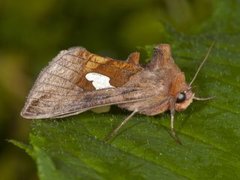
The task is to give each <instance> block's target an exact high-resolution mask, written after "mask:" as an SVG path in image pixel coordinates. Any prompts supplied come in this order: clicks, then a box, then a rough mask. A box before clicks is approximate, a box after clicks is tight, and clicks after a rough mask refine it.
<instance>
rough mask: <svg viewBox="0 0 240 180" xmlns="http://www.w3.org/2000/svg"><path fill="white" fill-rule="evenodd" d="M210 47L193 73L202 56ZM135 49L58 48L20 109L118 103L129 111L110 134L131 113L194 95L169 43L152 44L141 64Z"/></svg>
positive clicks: (181, 106)
mask: <svg viewBox="0 0 240 180" xmlns="http://www.w3.org/2000/svg"><path fill="white" fill-rule="evenodd" d="M209 52H210V49H209V51H208V53H207V55H206V57H205V59H204V61H203V62H202V64H201V65H200V67H199V69H198V71H197V73H196V74H195V76H194V78H193V80H192V82H193V81H194V79H195V78H196V76H197V74H198V72H199V70H200V68H201V67H202V65H203V63H204V62H205V60H206V59H207V56H208V54H209ZM139 56H140V54H139V53H138V52H134V53H132V54H130V55H129V57H128V59H127V60H126V61H120V60H115V59H112V58H108V57H101V56H98V55H96V54H93V53H90V52H89V51H87V50H86V49H85V48H81V47H76V48H70V49H68V50H63V51H61V52H60V53H59V54H58V55H57V56H56V57H55V58H54V59H53V60H52V61H51V62H50V64H49V65H48V66H47V67H46V68H44V69H43V70H42V72H41V73H40V75H39V77H38V78H37V80H36V82H35V84H34V86H33V88H32V90H31V91H30V94H29V96H28V98H27V101H26V103H25V106H24V108H23V110H22V112H21V115H22V117H24V118H27V119H45V118H62V117H67V116H72V115H76V114H79V113H82V112H84V111H87V110H90V109H93V108H97V107H101V106H106V105H118V106H119V107H120V108H124V109H127V110H129V111H132V113H131V114H130V115H129V116H128V117H127V118H126V119H125V120H124V121H123V122H122V123H121V124H120V125H119V126H118V127H117V128H116V129H115V130H114V131H113V132H112V133H111V134H110V137H113V136H114V135H115V134H116V133H117V131H118V130H119V129H120V127H122V126H123V125H124V124H125V123H126V122H127V121H128V120H129V119H130V118H131V117H132V116H133V115H134V114H135V113H140V114H144V115H147V116H155V115H158V114H160V113H163V112H165V111H168V110H169V111H170V114H171V130H172V134H173V135H174V136H175V133H174V112H175V111H183V110H185V109H186V108H187V107H188V106H189V105H190V104H191V103H192V101H193V99H197V100H204V98H197V97H195V96H194V93H193V92H192V90H191V84H192V82H191V83H190V84H188V83H187V82H186V80H185V75H184V73H183V72H182V71H181V70H180V69H179V67H178V66H177V65H176V64H175V63H174V60H173V58H172V55H171V48H170V45H169V44H160V45H158V46H156V47H155V48H154V52H153V57H152V59H151V61H150V62H149V63H148V64H147V65H146V66H145V67H142V66H141V65H140V64H139Z"/></svg>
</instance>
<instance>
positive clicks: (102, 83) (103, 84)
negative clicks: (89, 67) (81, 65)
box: [85, 72, 114, 89]
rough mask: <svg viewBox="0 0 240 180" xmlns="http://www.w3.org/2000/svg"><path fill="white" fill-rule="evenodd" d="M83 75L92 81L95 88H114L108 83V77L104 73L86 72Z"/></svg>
mask: <svg viewBox="0 0 240 180" xmlns="http://www.w3.org/2000/svg"><path fill="white" fill-rule="evenodd" d="M85 77H86V79H87V80H88V81H91V82H92V85H93V86H94V87H95V88H96V89H105V88H114V86H112V85H111V84H110V83H109V81H110V78H109V77H107V76H105V75H102V74H99V73H94V72H91V73H88V74H86V76H85Z"/></svg>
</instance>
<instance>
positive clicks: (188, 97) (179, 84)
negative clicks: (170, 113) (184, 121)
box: [170, 72, 194, 111]
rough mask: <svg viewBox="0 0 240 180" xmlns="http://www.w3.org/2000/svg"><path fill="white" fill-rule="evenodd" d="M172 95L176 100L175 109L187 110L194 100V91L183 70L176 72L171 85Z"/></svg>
mask: <svg viewBox="0 0 240 180" xmlns="http://www.w3.org/2000/svg"><path fill="white" fill-rule="evenodd" d="M170 95H171V97H173V100H174V101H175V102H174V103H175V110H176V111H183V110H185V109H186V108H187V107H188V106H189V105H190V104H191V103H192V101H193V97H194V93H193V92H192V90H191V87H190V86H189V85H188V84H187V82H186V80H185V76H184V73H183V72H179V73H177V74H176V76H175V78H174V79H173V81H172V83H171V86H170Z"/></svg>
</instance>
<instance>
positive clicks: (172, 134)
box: [170, 109, 182, 144]
mask: <svg viewBox="0 0 240 180" xmlns="http://www.w3.org/2000/svg"><path fill="white" fill-rule="evenodd" d="M170 114H171V136H172V137H173V138H174V139H175V141H176V142H177V143H179V144H182V143H181V141H180V139H179V138H178V137H177V135H176V132H175V129H174V114H175V109H171V110H170Z"/></svg>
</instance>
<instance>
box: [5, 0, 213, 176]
mask: <svg viewBox="0 0 240 180" xmlns="http://www.w3.org/2000/svg"><path fill="white" fill-rule="evenodd" d="M212 3H213V2H212V1H211V0H201V1H199V0H105V1H97V0H68V1H66V0H65V1H64V0H41V1H30V0H22V1H17V0H1V1H0V179H37V175H36V166H35V163H34V161H33V160H32V159H31V158H30V157H29V156H28V155H27V154H26V153H25V152H24V151H23V150H21V149H19V148H17V147H15V146H14V145H12V144H10V143H9V142H7V140H8V139H16V140H19V141H22V142H25V143H27V142H28V134H29V130H30V123H31V122H30V121H29V120H24V119H22V118H21V117H20V115H19V112H20V111H21V108H22V107H23V104H24V101H25V97H26V96H27V94H28V92H29V90H30V88H31V86H32V84H33V82H34V80H35V79H36V77H37V75H38V73H39V72H40V70H41V69H42V68H43V67H44V66H46V65H47V63H48V62H49V61H50V60H51V59H52V58H53V57H54V56H55V55H56V54H57V53H58V52H59V51H60V50H62V49H66V48H69V47H72V46H84V47H85V48H87V49H88V50H90V51H91V52H95V53H98V54H101V55H107V56H111V57H113V58H118V59H125V58H126V57H127V55H128V54H129V53H130V52H131V51H134V50H136V47H139V46H144V45H148V44H150V45H151V44H156V43H160V42H165V41H164V40H165V39H166V36H167V33H166V32H167V29H168V28H170V29H173V30H174V31H176V32H180V33H187V34H196V33H197V27H198V26H199V24H201V23H203V22H204V21H205V20H207V19H208V17H209V16H210V15H211V13H212V7H213V4H212Z"/></svg>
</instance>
